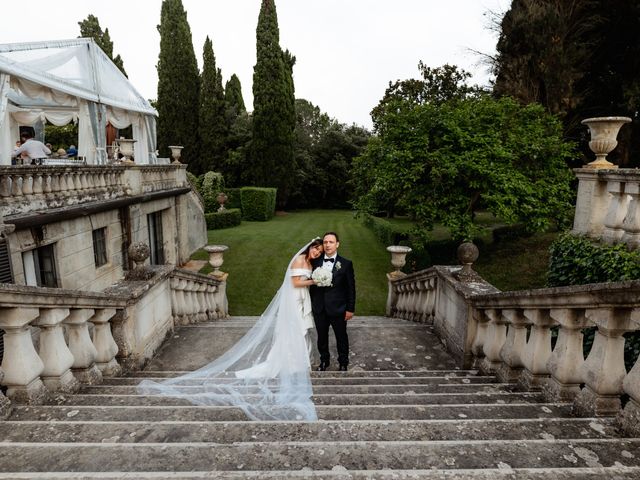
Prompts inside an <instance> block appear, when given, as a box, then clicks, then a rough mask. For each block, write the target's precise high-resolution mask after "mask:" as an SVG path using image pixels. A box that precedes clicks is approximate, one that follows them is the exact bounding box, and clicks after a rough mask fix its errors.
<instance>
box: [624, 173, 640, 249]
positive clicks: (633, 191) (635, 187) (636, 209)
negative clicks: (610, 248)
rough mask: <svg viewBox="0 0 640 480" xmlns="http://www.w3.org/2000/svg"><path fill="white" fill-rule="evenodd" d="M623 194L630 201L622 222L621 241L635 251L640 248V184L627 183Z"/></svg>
mask: <svg viewBox="0 0 640 480" xmlns="http://www.w3.org/2000/svg"><path fill="white" fill-rule="evenodd" d="M625 193H626V194H627V195H629V197H630V200H629V206H628V207H627V214H626V216H625V217H624V220H623V221H622V230H624V233H623V234H622V241H623V242H624V243H626V244H627V246H628V247H629V248H630V249H631V250H635V249H637V248H640V183H638V182H633V183H631V182H629V183H627V185H626V186H625Z"/></svg>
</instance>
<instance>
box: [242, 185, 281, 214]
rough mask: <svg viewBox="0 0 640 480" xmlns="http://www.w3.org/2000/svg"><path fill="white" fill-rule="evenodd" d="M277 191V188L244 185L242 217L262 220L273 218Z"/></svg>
mask: <svg viewBox="0 0 640 480" xmlns="http://www.w3.org/2000/svg"><path fill="white" fill-rule="evenodd" d="M276 192H277V189H275V188H260V187H242V188H241V189H240V198H241V203H242V218H243V219H245V220H257V221H260V222H266V221H267V220H270V219H271V218H273V216H274V215H275V212H276Z"/></svg>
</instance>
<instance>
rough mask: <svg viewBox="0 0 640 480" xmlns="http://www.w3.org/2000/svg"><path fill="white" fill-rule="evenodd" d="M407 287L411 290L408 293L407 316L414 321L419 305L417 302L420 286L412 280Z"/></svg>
mask: <svg viewBox="0 0 640 480" xmlns="http://www.w3.org/2000/svg"><path fill="white" fill-rule="evenodd" d="M407 288H408V290H409V291H408V294H407V304H408V308H407V310H408V311H407V316H406V318H407V320H409V321H414V319H415V318H416V310H417V306H418V305H417V302H416V297H417V292H418V286H417V284H416V282H415V281H412V282H411V283H409V284H408V285H407Z"/></svg>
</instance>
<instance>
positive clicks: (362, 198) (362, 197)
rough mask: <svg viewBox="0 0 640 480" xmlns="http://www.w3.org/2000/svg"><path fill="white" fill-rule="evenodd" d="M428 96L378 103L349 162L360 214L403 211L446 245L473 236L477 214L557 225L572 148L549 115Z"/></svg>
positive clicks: (470, 98)
mask: <svg viewBox="0 0 640 480" xmlns="http://www.w3.org/2000/svg"><path fill="white" fill-rule="evenodd" d="M424 78H425V83H426V84H427V87H428V88H430V87H431V86H433V82H431V81H430V80H429V79H428V78H427V77H426V76H425V77H424ZM460 78H461V79H462V78H463V77H460ZM428 88H425V91H428ZM461 88H462V89H463V90H465V89H467V87H466V86H465V85H464V84H462V85H461ZM436 93H441V92H438V91H437V89H436ZM431 98H432V95H428V96H426V97H423V98H421V99H420V100H419V101H414V100H411V99H406V98H404V96H397V97H394V96H390V97H389V98H385V99H383V101H384V105H383V106H382V108H381V109H380V110H379V111H378V114H377V120H376V129H377V130H378V133H379V135H378V136H377V137H375V138H372V139H371V141H370V142H369V144H368V146H367V148H366V150H365V152H364V153H363V155H361V156H360V157H359V158H357V159H356V160H355V161H354V168H353V171H352V178H353V184H354V186H355V198H356V201H355V205H356V207H357V208H358V209H359V210H360V211H364V212H369V213H375V212H379V211H384V210H387V211H389V210H390V211H393V209H394V208H402V209H403V210H404V211H406V212H407V213H409V214H410V215H412V216H413V217H415V219H416V221H417V222H418V224H419V225H420V226H421V227H422V228H426V229H427V230H430V229H431V228H432V227H433V225H434V223H436V222H437V223H441V224H443V225H444V226H446V227H449V228H450V229H451V233H452V236H453V237H454V239H470V238H473V237H474V236H476V234H477V230H478V227H477V226H476V225H475V224H474V223H473V218H474V213H475V212H476V211H477V210H478V209H480V208H482V209H484V210H487V211H489V212H491V213H492V214H494V215H495V216H496V217H499V218H502V219H503V220H504V221H505V222H507V223H517V222H521V223H523V224H525V225H526V226H527V228H528V229H529V230H532V231H535V230H541V229H544V228H546V227H547V226H549V224H550V223H551V222H558V223H560V224H562V223H564V222H565V221H566V216H567V214H568V213H569V212H570V209H571V201H572V193H571V189H570V187H569V182H570V181H571V178H572V176H571V173H570V171H569V170H568V169H567V168H566V159H567V158H568V157H569V156H570V155H571V153H572V149H571V145H570V144H568V143H565V142H564V141H563V140H562V127H561V125H560V123H559V122H558V121H557V120H556V119H555V118H554V117H553V116H551V115H549V114H547V113H546V112H545V111H544V109H543V108H542V107H541V106H539V105H535V104H532V105H527V106H521V105H519V104H518V103H517V102H515V101H514V100H512V99H510V98H502V99H495V98H493V97H491V96H489V95H488V94H483V93H481V92H477V91H473V92H471V93H467V94H464V95H457V94H456V95H449V94H448V95H446V96H443V95H437V96H436V97H435V99H436V100H435V101H431Z"/></svg>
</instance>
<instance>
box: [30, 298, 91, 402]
mask: <svg viewBox="0 0 640 480" xmlns="http://www.w3.org/2000/svg"><path fill="white" fill-rule="evenodd" d="M68 316H69V309H68V308H42V309H40V316H39V317H38V319H37V320H36V322H35V325H36V326H38V327H40V349H39V352H38V353H39V354H40V358H41V359H42V362H43V363H44V370H43V371H42V374H41V377H42V381H43V382H44V384H45V386H46V387H47V389H49V390H50V391H52V392H66V393H71V392H76V391H77V390H78V388H79V387H80V384H79V383H78V380H77V379H76V377H74V376H73V373H71V367H72V366H73V354H72V353H71V350H69V347H67V344H66V342H65V340H64V330H63V328H62V322H63V321H64V320H65V318H67V317H68Z"/></svg>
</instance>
